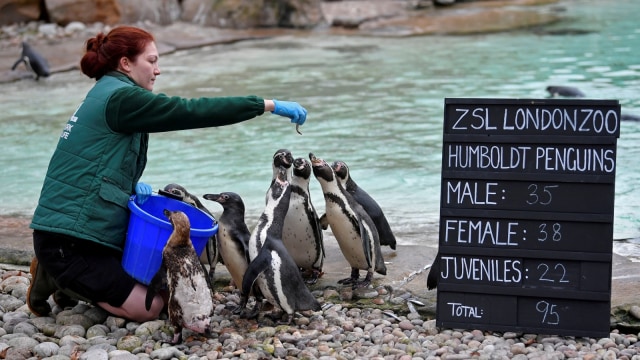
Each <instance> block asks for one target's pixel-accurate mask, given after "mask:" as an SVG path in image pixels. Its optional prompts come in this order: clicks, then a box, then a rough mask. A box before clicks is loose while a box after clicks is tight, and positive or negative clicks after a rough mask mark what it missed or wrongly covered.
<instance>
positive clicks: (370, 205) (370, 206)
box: [331, 160, 396, 250]
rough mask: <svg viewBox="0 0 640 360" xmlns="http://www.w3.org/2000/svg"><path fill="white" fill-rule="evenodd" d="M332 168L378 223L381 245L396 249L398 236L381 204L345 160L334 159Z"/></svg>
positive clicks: (345, 186)
mask: <svg viewBox="0 0 640 360" xmlns="http://www.w3.org/2000/svg"><path fill="white" fill-rule="evenodd" d="M331 168H332V169H333V171H334V172H335V173H336V176H337V177H338V180H339V181H340V183H341V184H342V186H343V187H344V188H345V189H346V190H347V191H348V192H349V193H350V194H351V195H352V196H353V198H354V199H355V200H356V201H357V202H358V203H359V204H360V205H361V206H362V207H363V208H364V210H365V211H366V212H367V214H369V216H370V217H371V220H373V223H374V224H375V225H376V229H377V230H378V236H379V238H380V245H386V246H389V247H390V248H391V249H393V250H395V249H396V237H395V235H394V234H393V231H392V230H391V226H390V225H389V221H387V218H386V217H385V216H384V213H383V212H382V208H380V205H378V203H377V202H376V201H375V200H374V199H373V198H372V197H371V196H370V195H369V194H368V193H367V192H366V191H364V190H363V189H362V188H361V187H359V186H358V184H356V182H355V181H354V180H353V178H352V177H351V174H350V173H349V167H348V166H347V164H345V163H344V161H339V160H338V161H334V162H333V163H332V164H331Z"/></svg>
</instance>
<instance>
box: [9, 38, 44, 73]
mask: <svg viewBox="0 0 640 360" xmlns="http://www.w3.org/2000/svg"><path fill="white" fill-rule="evenodd" d="M21 62H23V63H24V66H25V67H26V68H27V69H29V70H31V71H33V72H34V73H35V74H36V80H38V79H40V77H48V76H49V75H50V74H51V73H50V71H49V63H48V62H47V59H45V58H44V57H43V56H42V55H41V54H40V53H38V52H37V51H36V50H35V49H34V48H33V47H31V45H29V44H28V43H27V42H26V41H23V42H22V54H21V55H20V58H19V59H18V60H16V62H15V63H14V64H13V66H12V67H11V70H12V71H13V70H15V69H16V67H18V65H19V64H20V63H21Z"/></svg>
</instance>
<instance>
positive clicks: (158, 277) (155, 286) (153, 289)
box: [144, 264, 167, 311]
mask: <svg viewBox="0 0 640 360" xmlns="http://www.w3.org/2000/svg"><path fill="white" fill-rule="evenodd" d="M166 274H167V269H166V267H165V266H164V264H162V265H160V269H159V270H158V271H157V272H156V274H155V275H154V276H153V278H152V279H151V282H150V283H149V286H148V287H147V296H146V297H145V299H144V307H145V309H147V311H149V310H150V309H151V303H152V302H153V298H154V297H155V296H156V294H157V293H158V292H159V291H160V289H161V288H162V283H163V282H164V278H165V277H166Z"/></svg>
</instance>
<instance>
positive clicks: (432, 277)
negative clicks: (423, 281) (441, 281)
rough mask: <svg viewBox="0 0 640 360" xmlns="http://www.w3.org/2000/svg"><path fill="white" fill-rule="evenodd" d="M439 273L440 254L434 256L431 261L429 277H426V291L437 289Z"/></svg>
mask: <svg viewBox="0 0 640 360" xmlns="http://www.w3.org/2000/svg"><path fill="white" fill-rule="evenodd" d="M439 272H440V253H438V254H436V258H435V259H433V264H431V269H429V275H427V289H428V290H433V289H435V288H437V287H438V273H439Z"/></svg>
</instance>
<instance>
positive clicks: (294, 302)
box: [240, 167, 320, 323]
mask: <svg viewBox="0 0 640 360" xmlns="http://www.w3.org/2000/svg"><path fill="white" fill-rule="evenodd" d="M286 172H287V170H286V169H285V168H284V167H281V168H280V169H279V170H278V173H277V175H276V178H275V179H274V181H273V183H272V184H271V186H270V187H269V190H268V191H267V204H266V205H265V209H264V211H263V212H262V215H260V218H259V219H258V223H257V225H256V227H255V228H254V229H253V231H252V233H251V237H250V238H249V258H250V259H251V262H250V263H249V267H248V268H247V271H246V272H245V275H244V279H243V280H242V297H241V302H240V305H241V306H242V307H245V306H246V304H247V298H248V294H249V292H250V291H251V288H252V286H253V284H254V283H256V284H257V285H258V287H259V288H260V291H261V292H262V295H263V296H264V297H265V299H267V301H269V302H270V303H271V304H272V305H274V306H275V307H276V308H279V309H281V310H282V311H283V312H284V313H286V314H287V319H286V321H285V322H286V323H290V322H291V320H292V319H293V314H294V313H295V312H296V311H299V310H314V311H318V310H320V304H319V303H318V301H317V300H316V298H315V297H314V296H313V295H312V294H311V292H310V291H309V289H308V288H307V286H306V285H305V283H304V280H303V279H302V275H301V274H300V270H298V266H297V265H296V263H295V262H294V261H293V258H291V255H289V252H288V251H287V249H286V248H285V247H284V244H283V243H282V227H283V224H284V219H285V216H286V215H287V210H288V209H289V201H290V198H291V186H290V184H289V182H288V181H287V179H286V177H287V174H286Z"/></svg>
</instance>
